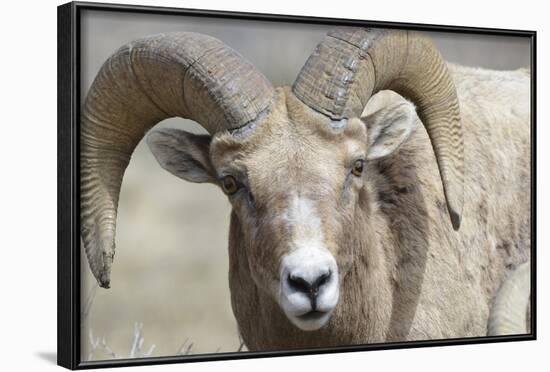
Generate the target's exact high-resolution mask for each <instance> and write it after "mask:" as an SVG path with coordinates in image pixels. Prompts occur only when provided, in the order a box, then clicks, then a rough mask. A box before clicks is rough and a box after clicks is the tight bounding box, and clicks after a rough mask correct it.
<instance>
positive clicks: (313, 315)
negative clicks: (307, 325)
mask: <svg viewBox="0 0 550 372" xmlns="http://www.w3.org/2000/svg"><path fill="white" fill-rule="evenodd" d="M326 315H327V312H326V311H319V310H312V311H308V312H307V313H305V314H302V315H298V316H296V318H298V319H300V320H305V321H308V320H319V319H322V318H323V317H324V316H326Z"/></svg>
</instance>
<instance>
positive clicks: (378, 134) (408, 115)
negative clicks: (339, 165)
mask: <svg viewBox="0 0 550 372" xmlns="http://www.w3.org/2000/svg"><path fill="white" fill-rule="evenodd" d="M417 118H418V116H417V115H416V111H415V107H414V105H413V104H412V103H410V102H409V101H405V100H404V99H401V100H400V102H398V103H392V104H389V105H387V106H385V107H382V108H379V109H378V110H376V111H374V112H371V113H369V114H368V115H366V116H364V117H362V118H361V121H363V123H364V124H365V125H366V126H367V137H368V152H367V159H368V160H374V159H381V158H383V157H386V156H388V155H390V154H391V153H393V152H394V151H395V150H397V148H399V146H400V145H401V144H402V143H403V142H405V141H406V140H407V138H409V136H410V135H411V133H412V131H413V129H414V127H415V125H416V120H417Z"/></svg>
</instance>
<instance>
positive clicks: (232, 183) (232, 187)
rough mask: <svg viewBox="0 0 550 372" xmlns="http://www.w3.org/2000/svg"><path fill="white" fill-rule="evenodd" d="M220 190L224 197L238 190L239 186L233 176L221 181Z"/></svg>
mask: <svg viewBox="0 0 550 372" xmlns="http://www.w3.org/2000/svg"><path fill="white" fill-rule="evenodd" d="M222 189H223V192H224V193H225V194H226V195H233V194H234V193H236V192H237V191H238V190H239V184H238V183H237V180H236V179H235V177H233V176H225V177H224V178H223V179H222Z"/></svg>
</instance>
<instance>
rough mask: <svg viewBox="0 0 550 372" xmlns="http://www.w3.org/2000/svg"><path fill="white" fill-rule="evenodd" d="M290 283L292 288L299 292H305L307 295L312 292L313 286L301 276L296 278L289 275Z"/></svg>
mask: <svg viewBox="0 0 550 372" xmlns="http://www.w3.org/2000/svg"><path fill="white" fill-rule="evenodd" d="M288 283H289V284H290V286H291V287H292V288H294V289H295V290H297V291H300V292H305V293H309V292H310V291H311V284H309V282H308V281H307V280H305V279H304V278H301V277H299V276H294V275H291V274H289V275H288Z"/></svg>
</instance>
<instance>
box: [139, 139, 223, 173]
mask: <svg viewBox="0 0 550 372" xmlns="http://www.w3.org/2000/svg"><path fill="white" fill-rule="evenodd" d="M210 140H211V138H210V136H208V135H197V134H192V133H188V132H186V131H183V130H179V129H160V130H154V131H152V132H151V133H149V134H148V135H147V145H149V149H150V150H151V152H152V153H153V155H154V156H155V158H156V159H157V161H158V163H159V164H160V166H161V167H162V168H164V169H166V170H167V171H168V172H170V173H172V174H173V175H175V176H176V177H179V178H182V179H184V180H186V181H189V182H196V183H203V182H210V183H215V182H216V177H215V172H214V168H213V167H212V163H211V162H210Z"/></svg>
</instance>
